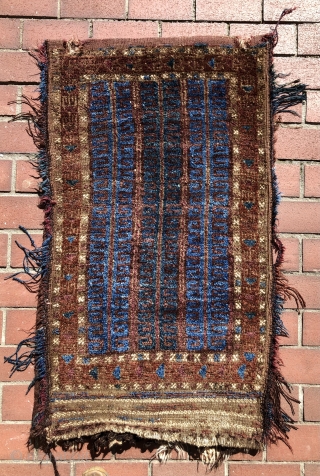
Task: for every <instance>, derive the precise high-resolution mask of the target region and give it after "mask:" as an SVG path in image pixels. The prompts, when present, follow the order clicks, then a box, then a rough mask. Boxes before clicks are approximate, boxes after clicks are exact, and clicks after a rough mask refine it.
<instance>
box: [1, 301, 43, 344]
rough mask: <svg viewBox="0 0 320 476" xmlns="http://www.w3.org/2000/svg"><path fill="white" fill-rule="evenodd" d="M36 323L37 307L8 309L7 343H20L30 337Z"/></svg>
mask: <svg viewBox="0 0 320 476" xmlns="http://www.w3.org/2000/svg"><path fill="white" fill-rule="evenodd" d="M35 323H36V311H35V309H12V310H8V311H7V319H6V344H7V345H11V344H19V342H20V341H22V340H23V339H25V338H26V337H28V334H29V332H30V330H31V329H32V327H33V326H34V325H35Z"/></svg>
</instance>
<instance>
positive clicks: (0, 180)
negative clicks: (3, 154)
mask: <svg viewBox="0 0 320 476" xmlns="http://www.w3.org/2000/svg"><path fill="white" fill-rule="evenodd" d="M11 175H12V161H11V160H0V191H1V192H10V190H11Z"/></svg>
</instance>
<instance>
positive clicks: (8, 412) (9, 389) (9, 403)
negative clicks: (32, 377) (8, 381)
mask: <svg viewBox="0 0 320 476" xmlns="http://www.w3.org/2000/svg"><path fill="white" fill-rule="evenodd" d="M27 389H28V386H27V385H4V387H3V390H2V420H11V421H19V420H20V421H30V420H31V417H32V408H33V389H31V390H30V392H29V393H28V395H26V392H27Z"/></svg>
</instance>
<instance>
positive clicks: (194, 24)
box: [0, 0, 320, 476]
mask: <svg viewBox="0 0 320 476" xmlns="http://www.w3.org/2000/svg"><path fill="white" fill-rule="evenodd" d="M296 4H297V5H298V6H299V8H298V9H297V10H296V11H295V12H294V13H292V14H291V15H289V16H287V17H286V18H285V21H284V22H283V24H282V25H281V26H280V28H279V35H280V40H279V44H278V46H277V47H276V50H275V53H276V60H275V64H276V68H277V70H278V71H280V72H282V73H292V79H295V78H299V77H300V78H301V80H303V81H304V82H306V83H307V84H308V97H307V103H306V104H303V106H302V107H301V106H300V107H298V108H297V111H298V112H299V114H300V115H301V117H299V118H293V117H285V116H284V117H283V121H284V123H283V125H282V127H281V128H280V129H279V132H278V140H277V143H276V150H277V157H278V159H279V160H278V162H277V172H278V176H279V181H280V189H281V190H282V193H283V201H282V204H281V206H280V215H279V230H280V232H281V238H282V239H283V241H284V243H285V246H286V248H287V253H286V257H285V264H284V266H285V270H286V273H287V275H288V278H289V280H290V282H291V283H292V284H293V285H295V286H297V287H298V289H299V290H300V291H301V293H302V294H303V295H304V297H305V299H306V302H307V310H306V311H304V312H303V313H302V314H301V315H298V314H297V313H296V312H295V311H294V310H293V309H292V307H293V303H292V302H290V303H289V304H288V309H287V310H286V311H285V314H284V322H285V324H286V326H287V328H288V329H289V331H290V338H289V339H282V344H283V346H282V348H281V355H282V358H283V360H284V364H285V367H284V369H283V372H284V375H285V377H286V378H287V379H288V380H289V381H290V382H292V383H293V393H294V395H295V396H296V397H298V398H299V399H300V401H301V403H300V405H298V404H297V405H295V409H296V415H295V418H296V421H297V427H298V428H299V431H297V432H294V431H292V432H291V435H290V441H291V444H292V447H293V453H291V452H290V451H289V450H288V449H287V448H286V447H285V446H284V445H283V444H279V445H278V446H276V447H272V448H268V449H267V450H266V451H265V452H263V453H262V454H259V455H257V456H256V457H254V458H252V457H245V456H243V458H242V457H241V456H238V457H234V458H232V459H231V461H230V462H229V463H227V464H226V465H225V466H223V467H221V468H220V469H219V470H218V471H217V472H215V473H213V474H215V475H216V476H320V423H319V421H320V410H319V408H320V23H319V22H320V4H319V2H318V1H317V0H299V1H297V2H296ZM290 6H292V5H291V2H288V1H285V0H264V1H263V0H233V1H230V0H109V1H102V0H0V16H1V18H0V190H1V196H0V210H1V211H0V273H1V283H0V314H1V315H0V327H1V329H2V331H1V332H2V333H0V336H1V342H0V344H1V345H0V351H1V360H0V362H1V367H0V372H1V375H0V377H1V381H2V383H0V405H2V407H0V434H1V436H0V438H1V440H0V441H1V444H0V475H6V476H14V475H16V474H23V475H25V476H31V475H32V476H33V475H35V474H39V475H41V474H42V475H43V476H47V475H48V476H49V475H52V474H53V473H52V467H51V464H50V463H49V462H48V461H47V460H46V459H44V461H43V464H42V468H41V469H40V466H39V461H40V460H42V458H43V455H42V454H41V453H40V454H39V453H38V454H37V452H36V451H31V453H28V451H27V450H26V447H25V442H26V438H27V433H28V428H29V420H30V416H31V405H32V394H29V395H28V396H27V397H26V396H25V395H24V394H25V390H26V388H27V384H28V382H29V381H30V379H31V376H32V372H31V371H30V370H28V371H27V372H25V373H21V374H17V373H16V374H15V375H14V377H13V378H12V379H11V380H10V379H9V375H8V374H9V368H8V366H3V365H2V356H3V355H8V354H10V353H11V350H12V349H13V348H14V345H15V344H16V343H17V342H19V341H20V340H21V339H22V338H23V337H25V336H26V333H25V331H26V330H28V329H30V327H31V326H32V325H33V323H34V318H35V297H34V295H32V294H29V293H28V292H26V291H25V290H24V288H23V287H21V286H19V285H18V284H16V283H14V282H12V281H10V280H9V281H3V280H2V278H3V277H5V276H7V275H10V274H11V273H12V272H13V271H15V270H16V269H17V267H19V266H20V263H21V258H22V253H21V251H19V250H18V249H17V248H16V246H15V244H14V241H15V240H16V239H17V238H18V239H19V241H20V242H22V243H24V241H25V238H24V237H23V236H22V235H21V232H20V231H19V230H18V225H19V224H23V225H24V226H25V227H27V228H28V229H30V230H31V232H32V235H33V236H34V238H35V239H36V241H39V240H40V235H41V226H40V223H41V221H42V213H41V211H40V210H39V209H38V208H37V207H36V204H37V197H36V195H35V193H34V187H35V179H34V178H32V177H30V173H32V171H31V168H30V166H29V165H28V163H27V159H28V157H29V156H30V153H34V152H35V148H34V145H33V143H32V141H31V139H30V138H29V136H28V135H27V134H26V133H25V132H24V130H25V126H26V125H25V123H23V122H16V123H13V124H12V123H8V120H9V119H10V116H12V115H13V114H15V113H17V112H20V110H21V106H19V105H8V104H7V103H8V101H11V100H17V99H19V97H20V96H21V94H22V93H24V94H25V93H26V94H30V93H31V94H32V92H33V91H34V89H35V87H36V83H37V81H38V71H37V68H36V66H35V65H34V62H33V60H32V59H31V58H30V56H28V53H27V49H28V48H32V47H34V46H37V45H38V44H39V43H41V42H42V40H44V39H45V38H51V39H53V38H63V39H69V38H70V37H71V36H72V35H74V36H78V37H79V38H80V39H84V38H106V37H142V36H163V37H165V36H174V35H178V36H179V35H180V36H181V35H197V34H199V35H206V34H208V35H250V34H251V33H253V34H256V33H260V32H265V31H269V27H270V26H271V25H274V24H275V22H276V20H277V19H278V17H279V15H280V13H281V11H282V10H283V9H284V8H288V7H290ZM149 456H150V455H149V454H146V453H140V452H139V451H137V450H130V451H127V452H125V453H123V454H120V455H116V456H114V455H112V454H109V455H107V457H106V459H105V460H106V461H105V463H100V461H99V462H98V463H93V464H92V463H91V462H90V461H89V457H88V453H87V452H86V451H83V452H82V453H81V454H80V455H78V456H74V457H72V455H70V454H68V453H63V452H61V451H59V452H58V453H57V459H58V460H61V462H60V463H59V466H60V471H61V476H79V475H81V474H82V472H83V471H84V470H85V469H87V468H89V467H91V466H95V465H100V466H105V467H106V470H107V472H108V475H109V476H120V475H121V476H126V475H130V476H186V475H188V476H193V475H194V476H196V475H198V474H204V473H205V470H204V468H203V466H202V465H200V466H199V468H198V467H197V465H196V463H194V462H187V461H177V460H176V459H175V457H174V455H172V459H171V460H170V461H169V462H168V463H167V464H166V465H165V466H161V467H160V466H159V465H158V463H156V462H153V463H152V464H151V465H150V464H149V462H148V459H149Z"/></svg>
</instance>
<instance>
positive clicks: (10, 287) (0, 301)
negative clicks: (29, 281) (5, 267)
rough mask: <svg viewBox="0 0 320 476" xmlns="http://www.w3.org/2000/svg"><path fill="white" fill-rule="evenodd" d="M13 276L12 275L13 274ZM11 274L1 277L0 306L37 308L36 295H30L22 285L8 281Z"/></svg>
mask: <svg viewBox="0 0 320 476" xmlns="http://www.w3.org/2000/svg"><path fill="white" fill-rule="evenodd" d="M11 274H12V273H11ZM11 274H10V273H6V274H4V273H3V274H1V275H0V306H2V307H35V306H36V294H35V293H30V292H29V291H28V290H27V289H26V288H25V287H24V286H23V285H22V284H20V283H17V282H16V281H13V280H12V279H6V280H5V278H6V277H8V276H11Z"/></svg>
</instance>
